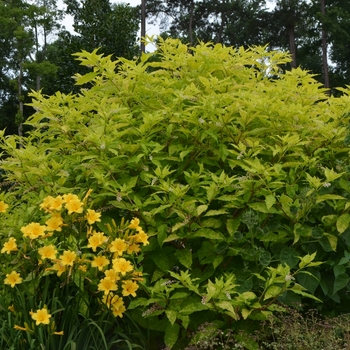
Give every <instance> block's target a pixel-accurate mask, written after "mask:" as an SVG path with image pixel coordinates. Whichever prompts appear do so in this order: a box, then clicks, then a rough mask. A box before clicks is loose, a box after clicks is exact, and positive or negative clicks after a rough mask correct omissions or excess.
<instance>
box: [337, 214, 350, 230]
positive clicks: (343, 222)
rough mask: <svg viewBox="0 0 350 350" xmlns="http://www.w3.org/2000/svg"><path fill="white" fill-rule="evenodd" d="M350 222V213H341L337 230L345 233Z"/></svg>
mask: <svg viewBox="0 0 350 350" xmlns="http://www.w3.org/2000/svg"><path fill="white" fill-rule="evenodd" d="M349 224H350V214H348V213H345V214H343V215H340V216H339V218H338V220H337V230H338V232H339V233H343V232H344V231H345V230H346V229H347V228H348V227H349Z"/></svg>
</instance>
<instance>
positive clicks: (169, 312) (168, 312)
mask: <svg viewBox="0 0 350 350" xmlns="http://www.w3.org/2000/svg"><path fill="white" fill-rule="evenodd" d="M165 314H166V316H167V317H168V320H169V322H170V323H171V324H172V325H173V324H174V323H175V321H176V317H177V314H178V312H177V311H176V310H165Z"/></svg>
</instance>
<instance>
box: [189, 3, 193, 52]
mask: <svg viewBox="0 0 350 350" xmlns="http://www.w3.org/2000/svg"><path fill="white" fill-rule="evenodd" d="M193 12H194V0H191V4H190V19H189V25H188V34H189V35H188V36H189V40H190V45H191V46H192V45H193Z"/></svg>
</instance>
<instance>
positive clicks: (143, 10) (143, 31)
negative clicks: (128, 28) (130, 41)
mask: <svg viewBox="0 0 350 350" xmlns="http://www.w3.org/2000/svg"><path fill="white" fill-rule="evenodd" d="M145 36H146V0H141V53H142V52H143V53H144V52H145V51H146V48H145V42H144V39H145Z"/></svg>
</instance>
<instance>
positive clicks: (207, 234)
mask: <svg viewBox="0 0 350 350" xmlns="http://www.w3.org/2000/svg"><path fill="white" fill-rule="evenodd" d="M194 237H203V238H208V239H225V237H224V235H223V234H222V233H220V232H219V231H214V230H211V229H209V228H201V229H199V230H198V231H196V232H194V233H193V234H192V235H191V238H194Z"/></svg>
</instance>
